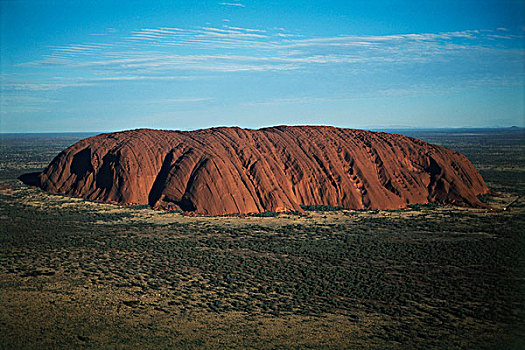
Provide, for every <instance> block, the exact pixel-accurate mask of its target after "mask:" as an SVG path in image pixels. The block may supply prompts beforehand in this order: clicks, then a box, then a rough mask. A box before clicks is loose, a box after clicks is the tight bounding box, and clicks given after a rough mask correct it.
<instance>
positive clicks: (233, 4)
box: [219, 2, 246, 7]
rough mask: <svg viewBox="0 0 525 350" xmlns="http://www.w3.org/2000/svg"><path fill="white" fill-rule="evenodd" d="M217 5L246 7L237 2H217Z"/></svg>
mask: <svg viewBox="0 0 525 350" xmlns="http://www.w3.org/2000/svg"><path fill="white" fill-rule="evenodd" d="M219 5H223V6H235V7H246V6H244V5H243V4H241V3H239V2H219Z"/></svg>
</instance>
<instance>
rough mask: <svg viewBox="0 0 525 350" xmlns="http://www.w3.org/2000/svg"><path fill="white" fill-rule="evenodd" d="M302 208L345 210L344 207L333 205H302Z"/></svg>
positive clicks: (310, 209)
mask: <svg viewBox="0 0 525 350" xmlns="http://www.w3.org/2000/svg"><path fill="white" fill-rule="evenodd" d="M301 208H303V210H306V211H338V210H344V209H345V208H344V207H340V206H338V207H333V206H331V205H301Z"/></svg>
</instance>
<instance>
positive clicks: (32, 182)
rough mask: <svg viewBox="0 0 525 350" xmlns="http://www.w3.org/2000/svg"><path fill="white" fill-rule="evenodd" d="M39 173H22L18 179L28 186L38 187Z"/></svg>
mask: <svg viewBox="0 0 525 350" xmlns="http://www.w3.org/2000/svg"><path fill="white" fill-rule="evenodd" d="M40 174H41V173H40V172H35V173H27V174H22V175H20V176H19V177H18V180H20V181H22V182H23V183H24V184H26V185H28V186H37V187H40Z"/></svg>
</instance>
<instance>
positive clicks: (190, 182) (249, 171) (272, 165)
mask: <svg viewBox="0 0 525 350" xmlns="http://www.w3.org/2000/svg"><path fill="white" fill-rule="evenodd" d="M39 185H40V187H41V188H42V189H44V190H46V191H49V192H52V193H61V194H66V195H70V196H77V197H84V198H87V199H92V200H100V201H105V202H116V203H121V204H149V205H150V206H152V207H153V208H158V209H177V210H183V211H190V212H196V213H199V214H205V215H223V214H233V213H258V212H264V211H277V212H279V211H302V209H301V207H300V205H301V204H305V205H330V206H343V207H346V208H353V209H364V208H371V209H399V208H405V207H406V206H407V205H408V204H416V203H428V202H429V201H438V202H441V203H452V204H458V205H466V206H483V204H482V203H481V202H480V201H479V200H478V198H477V197H476V196H477V195H479V194H483V193H486V192H487V190H488V189H487V186H486V185H485V183H484V182H483V179H482V178H481V176H480V174H479V173H478V172H477V171H476V169H475V168H474V167H473V166H472V164H471V163H470V162H469V161H468V160H467V158H466V157H464V156H463V155H461V154H459V153H457V152H454V151H452V150H450V149H447V148H444V147H440V146H436V145H431V144H428V143H425V142H423V141H420V140H417V139H413V138H409V137H405V136H401V135H394V134H388V133H377V132H370V131H362V130H352V129H339V128H334V127H313V126H308V127H306V126H304V127H289V126H279V127H272V128H266V129H260V130H247V129H240V128H213V129H205V130H197V131H189V132H182V131H162V130H147V129H139V130H131V131H124V132H118V133H110V134H101V135H98V136H95V137H91V138H88V139H85V140H82V141H79V142H78V143H76V144H74V145H73V146H71V147H69V148H68V149H66V150H64V151H63V152H61V153H60V154H59V155H58V156H57V157H56V158H55V159H54V160H53V161H52V162H51V164H50V165H49V166H48V167H47V168H46V169H45V170H44V172H43V173H42V174H40V177H39Z"/></svg>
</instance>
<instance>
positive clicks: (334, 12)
mask: <svg viewBox="0 0 525 350" xmlns="http://www.w3.org/2000/svg"><path fill="white" fill-rule="evenodd" d="M0 6H1V8H0V16H1V18H0V23H1V24H0V25H1V27H0V35H1V37H0V39H1V40H0V45H1V47H0V48H1V63H0V64H1V66H0V74H1V87H0V88H1V95H0V97H1V101H0V103H1V104H0V131H1V132H61V131H116V130H124V129H131V128H139V127H148V128H159V129H180V130H191V129H199V128H207V127H212V126H221V125H226V126H233V125H236V126H240V127H248V128H260V127H265V126H271V125H278V124H290V125H306V124H308V125H319V124H323V125H334V126H339V127H350V128H372V129H377V128H398V127H423V128H432V127H498V126H502V127H506V126H512V125H518V126H525V121H524V118H525V117H524V115H525V107H524V104H525V103H524V96H525V91H524V82H525V69H524V62H525V53H524V41H525V20H524V17H523V14H524V13H525V5H524V2H523V1H521V0H516V1H510V0H499V1H480V0H478V1H467V0H464V1H448V0H445V1H330V0H324V1H317V0H314V1H274V0H265V1H259V0H216V1H204V0H201V1H199V0H197V1H155V2H153V1H133V0H128V1H112V0H107V1H96V0H91V1H81V0H79V1H53V0H39V1H36V0H35V1H24V0H3V1H0Z"/></svg>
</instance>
